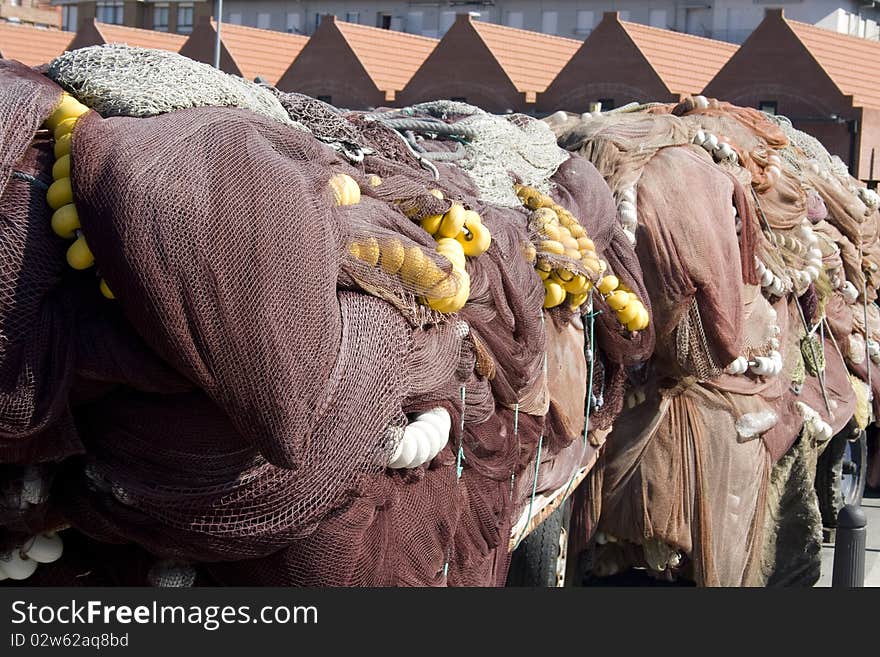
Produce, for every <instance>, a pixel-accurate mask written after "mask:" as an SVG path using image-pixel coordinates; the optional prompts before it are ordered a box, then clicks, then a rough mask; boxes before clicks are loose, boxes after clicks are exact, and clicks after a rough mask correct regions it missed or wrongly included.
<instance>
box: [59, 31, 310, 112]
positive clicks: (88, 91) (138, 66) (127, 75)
mask: <svg viewBox="0 0 880 657" xmlns="http://www.w3.org/2000/svg"><path fill="white" fill-rule="evenodd" d="M47 75H48V76H49V77H50V78H52V79H53V80H55V82H57V83H58V84H59V85H61V86H62V87H63V88H64V89H66V90H67V91H69V92H71V93H73V94H74V95H76V96H77V97H78V98H79V99H80V100H81V101H82V102H83V103H85V104H86V105H88V106H89V107H91V108H92V109H94V110H95V111H97V112H98V113H100V114H101V115H102V116H156V115H157V114H163V113H165V112H170V111H172V110H177V109H184V108H187V107H207V106H218V107H242V108H247V109H249V110H252V111H254V112H257V113H258V114H263V115H265V116H268V117H270V118H272V119H275V120H276V121H280V122H281V123H286V124H288V125H298V124H296V123H293V122H292V121H291V120H290V118H289V117H288V114H287V112H285V111H284V108H283V107H281V105H280V104H279V102H278V100H277V99H276V98H275V96H274V95H273V94H272V93H271V92H270V91H268V90H267V89H265V88H263V87H261V86H260V85H258V84H255V83H253V82H249V81H248V80H244V79H242V78H239V77H237V76H234V75H229V74H228V73H224V72H223V71H220V70H218V69H215V68H213V67H212V66H209V65H208V64H203V63H201V62H197V61H194V60H192V59H189V58H188V57H183V56H181V55H178V54H177V53H172V52H167V51H164V50H150V49H147V48H137V47H132V46H127V45H124V44H118V43H114V44H105V45H101V46H89V47H87V48H78V49H76V50H71V51H69V52H66V53H64V54H63V55H61V56H60V57H57V58H55V59H53V60H52V61H51V62H50V63H49V68H48V71H47ZM299 127H302V126H299Z"/></svg>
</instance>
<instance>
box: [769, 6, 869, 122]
mask: <svg viewBox="0 0 880 657" xmlns="http://www.w3.org/2000/svg"><path fill="white" fill-rule="evenodd" d="M785 22H786V23H788V25H789V27H791V29H792V31H793V32H794V33H795V35H796V36H797V38H798V39H800V41H801V43H803V44H804V46H805V47H806V48H807V50H809V51H810V54H812V55H813V57H814V58H815V59H816V61H817V62H819V66H821V67H822V68H823V69H825V72H826V73H827V74H828V77H830V78H831V79H832V80H833V81H834V84H835V85H837V88H838V89H840V91H841V93H843V94H845V95H847V96H852V97H853V105H855V106H857V107H866V106H867V107H878V108H880V82H878V81H880V43H878V42H877V41H869V40H868V39H862V38H860V37H854V36H850V35H848V34H840V33H839V32H832V31H831V30H827V29H824V28H821V27H816V26H815V25H808V24H807V23H799V22H798V21H793V20H789V19H787V18H786V19H785Z"/></svg>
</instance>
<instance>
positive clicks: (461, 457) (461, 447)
mask: <svg viewBox="0 0 880 657" xmlns="http://www.w3.org/2000/svg"><path fill="white" fill-rule="evenodd" d="M466 390H467V389H466V388H465V384H463V383H462V384H461V423H460V424H459V432H458V454H456V456H455V483H456V484H457V483H459V481H460V480H461V473H462V472H463V471H464V466H462V464H461V462H462V461H464V460H465V459H464V409H465V401H466V398H467V394H466ZM448 576H449V553H448V552H447V553H446V563H444V564H443V577H444V579H445V578H447V577H448Z"/></svg>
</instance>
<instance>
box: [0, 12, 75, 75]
mask: <svg viewBox="0 0 880 657" xmlns="http://www.w3.org/2000/svg"><path fill="white" fill-rule="evenodd" d="M71 41H73V33H72V32H62V31H61V30H47V29H43V28H38V27H32V26H30V25H16V24H15V23H5V22H4V23H0V54H2V56H3V58H4V59H17V60H18V61H20V62H21V63H22V64H25V65H26V66H37V65H39V64H46V63H48V62H49V61H51V60H53V59H55V58H56V57H57V56H58V55H60V54H61V53H63V52H64V51H65V50H66V49H67V46H68V45H70V42H71Z"/></svg>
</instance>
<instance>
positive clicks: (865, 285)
mask: <svg viewBox="0 0 880 657" xmlns="http://www.w3.org/2000/svg"><path fill="white" fill-rule="evenodd" d="M862 258H863V256H862V245H861V244H859V262H863V259H862ZM862 276H863V278H864V280H863V281H862V311H863V312H864V318H865V370H866V371H867V372H868V401H873V400H874V392H873V388H871V354H870V352H869V351H868V273H867V272H866V271H864V270H863V271H862Z"/></svg>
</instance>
